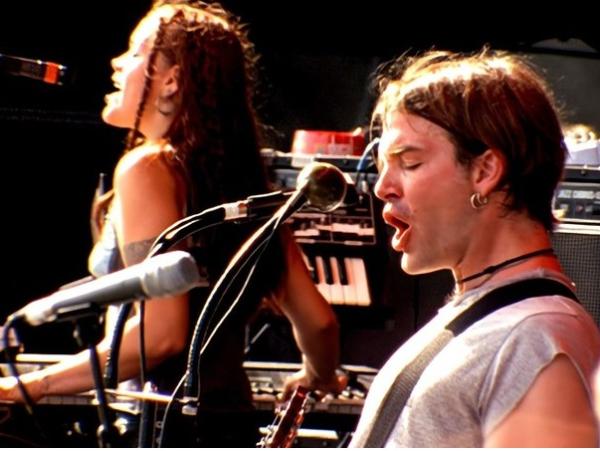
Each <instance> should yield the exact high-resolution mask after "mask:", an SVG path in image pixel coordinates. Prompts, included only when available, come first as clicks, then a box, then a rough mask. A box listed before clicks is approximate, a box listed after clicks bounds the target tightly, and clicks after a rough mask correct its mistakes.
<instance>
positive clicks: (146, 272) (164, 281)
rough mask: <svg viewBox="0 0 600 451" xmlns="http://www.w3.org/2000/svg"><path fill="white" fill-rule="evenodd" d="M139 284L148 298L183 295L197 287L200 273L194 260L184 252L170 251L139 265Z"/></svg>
mask: <svg viewBox="0 0 600 451" xmlns="http://www.w3.org/2000/svg"><path fill="white" fill-rule="evenodd" d="M141 265H142V266H141V268H142V269H143V275H142V277H141V279H140V280H141V283H142V286H143V288H144V292H145V293H146V294H147V295H148V296H150V297H156V298H160V297H165V296H174V295H178V294H183V293H185V292H187V291H189V290H191V289H192V288H194V287H196V286H198V284H199V282H200V273H199V272H198V266H197V265H196V261H195V260H194V258H193V257H192V256H191V255H190V254H188V253H187V252H184V251H172V252H167V253H165V254H161V255H158V256H156V257H152V258H150V259H148V260H147V261H145V262H143V263H142V264H141Z"/></svg>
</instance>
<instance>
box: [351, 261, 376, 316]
mask: <svg viewBox="0 0 600 451" xmlns="http://www.w3.org/2000/svg"><path fill="white" fill-rule="evenodd" d="M350 260H351V265H352V271H353V273H354V280H355V284H356V298H357V300H358V305H362V306H367V305H371V295H370V294H369V284H368V282H367V270H366V268H365V262H364V260H363V259H362V258H351V259H350Z"/></svg>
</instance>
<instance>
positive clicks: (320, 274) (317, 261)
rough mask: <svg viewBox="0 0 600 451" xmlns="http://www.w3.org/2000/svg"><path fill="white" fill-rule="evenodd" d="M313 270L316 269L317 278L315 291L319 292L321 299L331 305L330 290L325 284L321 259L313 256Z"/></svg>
mask: <svg viewBox="0 0 600 451" xmlns="http://www.w3.org/2000/svg"><path fill="white" fill-rule="evenodd" d="M315 268H316V269H317V278H318V283H317V284H316V285H317V289H318V290H319V291H320V292H321V294H322V295H323V297H324V298H325V299H327V301H328V302H330V303H331V288H330V286H329V285H328V284H327V283H326V282H325V269H324V268H323V257H321V256H319V255H317V256H315Z"/></svg>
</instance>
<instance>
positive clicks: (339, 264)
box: [333, 257, 348, 285]
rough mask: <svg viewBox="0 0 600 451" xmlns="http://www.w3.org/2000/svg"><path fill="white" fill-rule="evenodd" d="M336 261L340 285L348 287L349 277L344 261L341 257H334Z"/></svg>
mask: <svg viewBox="0 0 600 451" xmlns="http://www.w3.org/2000/svg"><path fill="white" fill-rule="evenodd" d="M333 258H334V259H335V266H336V267H337V270H338V274H339V275H340V283H341V284H342V285H348V276H347V275H346V266H345V265H344V262H343V259H342V260H340V257H333Z"/></svg>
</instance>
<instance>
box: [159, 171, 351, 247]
mask: <svg viewBox="0 0 600 451" xmlns="http://www.w3.org/2000/svg"><path fill="white" fill-rule="evenodd" d="M346 190H347V185H346V179H345V177H344V174H343V172H342V171H341V170H340V169H338V168H337V167H336V166H334V165H332V164H329V163H324V162H314V163H311V164H309V165H307V166H305V167H304V169H302V171H300V173H299V174H298V177H297V179H296V190H295V191H288V192H283V191H275V192H273V193H267V194H258V195H254V196H249V197H247V198H246V199H244V200H240V201H237V202H230V203H226V204H221V205H217V206H216V207H212V208H208V209H206V210H204V211H201V212H200V213H196V214H194V215H191V216H187V217H185V218H183V219H180V220H179V221H177V222H175V223H173V224H171V225H170V226H169V227H167V228H166V229H165V230H163V231H162V233H161V234H160V235H159V236H158V237H157V238H156V240H155V241H154V244H153V245H152V249H151V250H150V255H156V254H157V253H160V252H162V250H163V249H165V248H168V247H171V246H174V245H175V244H176V243H178V242H179V241H181V240H183V239H184V238H186V237H188V236H190V235H191V234H193V233H197V232H199V231H201V230H204V229H206V228H209V227H214V226H216V225H218V224H222V223H224V222H229V221H242V220H245V219H256V218H262V217H264V216H270V215H272V214H273V212H274V211H275V210H277V209H279V208H280V207H281V206H282V205H284V204H286V203H287V202H289V201H290V199H291V198H294V199H293V201H292V204H293V206H292V208H290V212H289V213H290V214H291V213H293V212H294V211H295V210H297V209H298V208H300V207H301V206H302V205H304V204H305V203H308V205H311V206H313V207H316V208H318V209H319V210H322V211H332V210H335V209H336V208H337V207H339V206H340V205H341V203H342V202H343V201H344V198H345V196H346Z"/></svg>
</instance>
